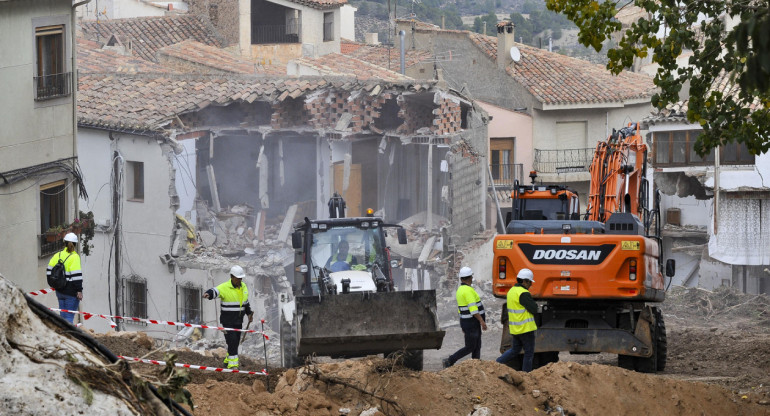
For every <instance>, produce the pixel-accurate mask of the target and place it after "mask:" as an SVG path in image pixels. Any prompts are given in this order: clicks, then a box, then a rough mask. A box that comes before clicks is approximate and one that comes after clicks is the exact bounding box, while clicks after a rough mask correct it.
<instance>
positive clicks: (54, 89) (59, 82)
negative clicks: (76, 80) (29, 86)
mask: <svg viewBox="0 0 770 416" xmlns="http://www.w3.org/2000/svg"><path fill="white" fill-rule="evenodd" d="M34 83H35V100H36V101H43V100H50V99H53V98H59V97H65V96H68V95H70V94H71V93H72V73H71V72H64V73H61V74H52V75H42V76H39V77H35V78H34Z"/></svg>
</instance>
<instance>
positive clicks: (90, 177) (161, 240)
mask: <svg viewBox="0 0 770 416" xmlns="http://www.w3.org/2000/svg"><path fill="white" fill-rule="evenodd" d="M79 134H80V137H81V138H82V139H81V140H80V141H79V149H80V151H81V158H82V159H81V166H82V167H83V175H84V177H85V178H86V180H85V183H86V187H87V189H88V192H89V195H90V196H91V199H90V200H89V202H88V204H85V203H84V202H83V201H81V204H82V205H83V209H84V210H86V209H87V210H92V211H93V212H94V218H95V220H96V222H97V224H99V225H101V227H99V230H97V232H96V233H95V236H94V239H93V241H92V242H93V245H94V248H93V250H92V254H91V255H90V256H87V257H85V256H84V257H82V263H83V273H84V283H83V284H84V293H83V296H84V299H83V302H82V303H81V307H80V309H81V310H82V311H88V312H93V313H101V314H110V312H112V314H115V312H116V309H115V269H114V248H113V246H112V243H113V241H114V233H113V230H114V228H113V227H114V219H113V218H112V184H111V179H110V178H111V174H112V161H113V156H112V155H113V152H114V151H115V150H117V151H119V153H120V155H121V157H122V158H123V159H124V160H125V161H138V162H143V163H144V177H145V181H144V192H145V197H144V201H143V202H135V201H127V200H125V197H124V200H123V201H122V211H123V214H122V221H121V234H120V235H121V240H122V241H121V246H122V247H123V249H122V251H121V276H124V277H125V276H130V275H136V276H139V277H141V278H144V279H146V282H147V317H148V318H151V319H158V320H166V321H179V320H180V319H181V318H180V317H179V316H178V312H177V310H178V308H179V305H178V304H177V287H178V286H179V285H185V284H188V283H190V284H192V285H194V286H198V287H200V289H201V290H202V291H205V290H207V289H209V288H211V287H213V286H216V285H218V284H220V283H222V282H224V281H225V280H227V278H228V271H229V267H230V266H231V264H229V263H227V262H222V264H219V263H216V262H212V263H210V264H203V263H202V264H184V265H181V266H182V267H180V264H177V265H176V266H175V267H173V268H172V269H171V270H169V268H168V266H166V265H164V264H163V263H162V262H161V261H160V256H161V255H164V254H166V253H169V251H170V247H171V237H172V231H173V229H174V224H175V215H174V214H175V213H174V208H173V206H172V205H171V199H170V192H171V190H173V189H176V192H177V194H178V195H179V198H180V211H183V210H185V207H186V206H187V205H188V204H189V206H190V207H192V205H191V204H192V200H193V198H194V195H195V189H194V188H193V187H192V186H193V183H192V182H191V177H190V176H191V175H192V177H193V178H194V175H195V169H194V163H195V146H194V140H186V141H182V142H180V146H181V147H182V152H181V153H180V154H176V155H172V153H173V152H172V151H171V148H170V147H169V146H168V145H166V144H159V143H158V142H157V140H156V139H154V138H147V137H143V136H136V135H129V134H122V133H113V137H114V138H116V140H110V138H109V137H108V133H107V132H105V131H100V130H92V129H82V128H81V129H80V130H79ZM124 168H125V165H124ZM186 169H188V170H186ZM181 170H186V171H185V172H180V171H181ZM185 187H187V191H185V189H184V188H185ZM188 209H190V208H188ZM181 214H182V215H184V213H183V212H181ZM107 224H109V226H107ZM177 260H180V259H177ZM180 261H181V260H180ZM255 280H256V277H255V276H247V278H246V279H245V281H246V283H247V285H248V286H249V289H250V296H249V298H250V300H251V302H252V304H253V306H252V307H253V308H255V309H256V310H257V311H259V312H260V313H261V314H262V315H259V314H258V315H257V316H258V317H259V316H264V311H263V310H262V309H260V308H261V305H257V303H258V302H256V300H257V299H256V298H257V296H256V295H257V293H256V291H255V290H254V287H255V285H254V283H255ZM218 308H219V302H218V301H206V300H203V301H202V303H201V312H202V319H203V323H204V324H208V325H217V324H218V323H217V318H218V316H219V312H218V311H219V309H218ZM124 313H125V311H124ZM126 314H127V313H126ZM85 327H86V328H91V329H94V330H96V331H98V332H104V331H108V330H110V328H109V323H108V322H107V321H105V320H102V319H98V318H92V319H90V320H88V321H86V323H85ZM124 329H125V330H129V331H131V330H141V331H144V332H147V333H148V334H150V335H151V336H153V337H156V338H166V339H169V338H173V335H174V334H175V333H177V332H178V331H179V330H180V328H178V327H169V326H158V325H147V326H145V325H139V324H132V323H127V324H125V326H124ZM204 332H205V336H207V337H217V336H219V337H221V336H222V335H221V334H220V333H219V332H218V331H204Z"/></svg>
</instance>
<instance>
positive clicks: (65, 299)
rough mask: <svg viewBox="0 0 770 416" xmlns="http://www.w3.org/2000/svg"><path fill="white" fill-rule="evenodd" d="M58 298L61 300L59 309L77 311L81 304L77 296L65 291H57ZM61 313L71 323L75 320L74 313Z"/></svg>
mask: <svg viewBox="0 0 770 416" xmlns="http://www.w3.org/2000/svg"><path fill="white" fill-rule="evenodd" d="M56 299H57V300H58V301H59V309H67V310H70V311H76V310H78V306H79V305H80V300H78V298H77V297H76V296H70V295H65V294H64V293H60V292H56ZM59 315H61V317H62V318H64V319H65V320H66V321H67V322H69V323H71V324H73V323H74V322H75V314H74V313H70V312H59Z"/></svg>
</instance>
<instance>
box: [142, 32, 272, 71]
mask: <svg viewBox="0 0 770 416" xmlns="http://www.w3.org/2000/svg"><path fill="white" fill-rule="evenodd" d="M163 56H166V57H171V58H176V59H180V60H184V61H187V62H191V63H193V64H196V65H198V66H200V67H203V68H207V69H210V70H211V71H207V72H232V73H239V74H265V75H285V74H286V67H285V66H278V65H260V64H257V63H255V62H251V61H248V60H245V59H243V58H241V57H239V56H236V55H234V54H232V53H230V52H228V51H227V50H225V49H221V48H218V47H215V46H210V45H206V44H204V43H201V42H198V41H196V40H194V39H187V40H185V41H182V42H179V43H175V44H173V45H169V46H165V47H163V48H161V49H159V50H158V53H157V57H158V58H159V59H160V57H163ZM185 72H187V71H185Z"/></svg>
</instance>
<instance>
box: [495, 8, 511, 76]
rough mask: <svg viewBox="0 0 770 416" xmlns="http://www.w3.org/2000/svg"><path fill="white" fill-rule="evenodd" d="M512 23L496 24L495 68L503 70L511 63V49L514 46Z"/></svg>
mask: <svg viewBox="0 0 770 416" xmlns="http://www.w3.org/2000/svg"><path fill="white" fill-rule="evenodd" d="M513 44H514V39H513V22H509V21H507V20H503V21H502V22H500V23H498V24H497V67H498V68H500V69H505V68H506V67H507V66H508V64H510V63H511V62H513V60H512V59H511V48H512V47H513V46H514V45H513Z"/></svg>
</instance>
